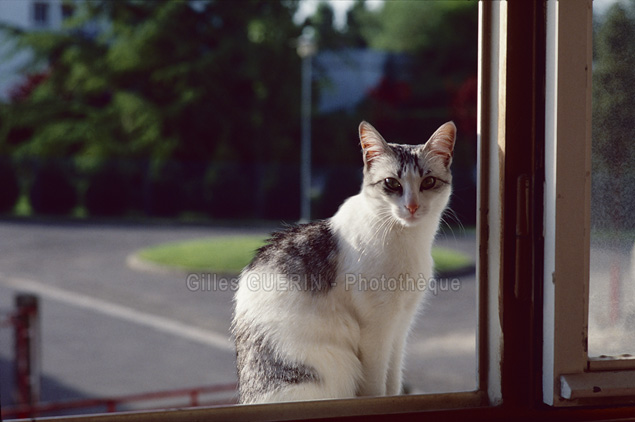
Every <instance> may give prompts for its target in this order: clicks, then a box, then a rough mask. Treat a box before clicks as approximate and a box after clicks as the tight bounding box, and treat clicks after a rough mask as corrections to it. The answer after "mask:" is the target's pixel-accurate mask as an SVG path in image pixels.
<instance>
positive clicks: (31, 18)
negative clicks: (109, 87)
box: [0, 0, 74, 102]
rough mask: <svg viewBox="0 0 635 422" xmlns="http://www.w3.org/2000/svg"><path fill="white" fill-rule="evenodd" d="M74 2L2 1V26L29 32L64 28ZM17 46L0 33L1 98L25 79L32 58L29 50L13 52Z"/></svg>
mask: <svg viewBox="0 0 635 422" xmlns="http://www.w3.org/2000/svg"><path fill="white" fill-rule="evenodd" d="M73 10H74V6H73V4H72V2H69V1H66V0H2V1H0V25H3V26H4V25H8V26H12V27H17V28H19V29H23V30H27V31H37V30H43V29H46V30H51V29H60V28H61V27H62V22H63V21H64V19H66V18H68V17H70V16H71V15H72V14H73ZM14 47H15V43H13V42H12V41H11V39H10V37H9V36H8V35H7V34H6V33H2V32H0V101H3V102H6V101H8V100H9V98H10V93H11V90H12V89H14V87H15V86H16V85H18V84H20V83H21V82H22V81H23V80H24V77H25V76H24V72H23V68H24V66H25V65H26V64H27V63H28V62H29V61H30V59H31V53H30V52H29V51H20V52H19V53H17V54H12V50H13V48H14Z"/></svg>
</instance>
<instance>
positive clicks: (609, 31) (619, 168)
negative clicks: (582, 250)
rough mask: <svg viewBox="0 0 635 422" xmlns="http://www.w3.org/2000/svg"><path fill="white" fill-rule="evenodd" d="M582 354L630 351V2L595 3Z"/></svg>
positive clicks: (634, 192)
mask: <svg viewBox="0 0 635 422" xmlns="http://www.w3.org/2000/svg"><path fill="white" fill-rule="evenodd" d="M593 18H594V45H593V121H592V125H593V143H592V172H593V173H592V174H593V176H592V194H591V196H592V200H591V202H592V204H591V251H590V252H591V253H590V288H589V290H590V302H589V356H600V355H609V356H619V355H624V354H635V331H633V329H632V327H633V322H634V321H635V246H634V243H635V123H634V122H633V115H635V83H634V82H635V2H632V1H631V2H620V1H602V2H594V17H593Z"/></svg>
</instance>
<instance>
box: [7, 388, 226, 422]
mask: <svg viewBox="0 0 635 422" xmlns="http://www.w3.org/2000/svg"><path fill="white" fill-rule="evenodd" d="M235 392H236V384H234V383H232V384H222V385H212V386H205V387H197V388H183V389H178V390H169V391H157V392H152V393H141V394H131V395H128V396H121V397H112V398H97V399H81V400H69V401H64V402H55V403H35V404H32V405H28V404H22V405H16V406H11V407H3V408H2V412H1V416H2V418H3V419H5V418H6V419H10V418H25V417H28V418H33V417H37V416H43V415H50V414H54V413H56V414H60V413H59V412H63V411H69V410H81V409H85V410H92V412H91V413H103V412H104V411H105V412H108V413H110V412H117V411H121V406H123V405H131V404H135V403H136V404H137V406H133V408H134V410H152V409H174V408H179V407H196V406H221V405H228V404H236V398H235ZM222 393H231V395H225V398H220V397H222ZM213 395H215V396H217V397H216V398H215V399H211V398H207V399H206V400H202V396H213ZM219 396H220V397H219ZM228 396H229V397H228ZM175 399H185V400H181V403H180V404H174V403H171V404H169V405H166V404H163V405H161V404H160V402H161V401H164V402H165V401H167V400H172V401H174V400H175ZM143 402H154V404H151V403H147V404H146V405H140V404H142V403H143ZM126 410H127V409H126Z"/></svg>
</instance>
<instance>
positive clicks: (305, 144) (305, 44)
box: [297, 26, 317, 222]
mask: <svg viewBox="0 0 635 422" xmlns="http://www.w3.org/2000/svg"><path fill="white" fill-rule="evenodd" d="M297 51H298V55H299V56H300V58H301V59H302V107H301V114H302V144H301V157H300V173H301V195H300V221H302V222H308V221H309V220H310V219H311V79H312V75H311V74H312V63H311V59H312V57H313V56H314V55H315V54H316V53H317V45H316V43H315V30H314V29H313V28H312V27H310V26H307V27H305V28H304V29H303V30H302V35H300V37H299V38H298V49H297Z"/></svg>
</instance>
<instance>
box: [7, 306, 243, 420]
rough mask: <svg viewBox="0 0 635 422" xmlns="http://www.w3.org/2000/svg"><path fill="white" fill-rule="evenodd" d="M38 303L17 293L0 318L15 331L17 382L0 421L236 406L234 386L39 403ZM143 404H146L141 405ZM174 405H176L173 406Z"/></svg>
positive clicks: (39, 335) (39, 345)
mask: <svg viewBox="0 0 635 422" xmlns="http://www.w3.org/2000/svg"><path fill="white" fill-rule="evenodd" d="M38 302H39V300H38V298H37V296H35V295H31V294H18V295H17V296H16V298H15V310H14V311H12V312H10V313H7V314H5V315H0V327H13V329H14V347H15V350H14V353H15V365H14V375H15V383H16V385H15V389H14V391H13V395H14V398H15V403H16V404H15V405H14V406H3V407H2V409H1V410H0V419H6V418H32V417H37V416H44V415H48V416H50V415H51V414H56V413H57V414H59V412H63V411H73V410H81V409H84V410H85V412H79V413H98V412H103V411H106V412H117V411H120V410H121V406H123V405H128V407H129V408H132V409H134V410H151V409H167V408H175V407H196V406H217V405H227V404H235V403H236V384H235V383H232V384H222V385H212V386H205V387H196V388H185V389H177V390H169V391H158V392H152V393H141V394H132V395H127V396H122V397H114V398H96V399H80V400H69V401H63V402H50V403H41V402H40V401H39V399H40V353H41V351H40V350H41V349H40V348H41V344H40V341H41V340H40V339H41V332H40V317H39V304H38ZM223 393H231V394H223ZM203 396H206V399H205V400H202V397H203ZM179 399H180V401H179ZM144 402H146V404H145V405H142V404H143V403H144ZM177 402H178V404H175V403H177ZM91 410H92V411H91ZM125 410H128V409H125Z"/></svg>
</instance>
